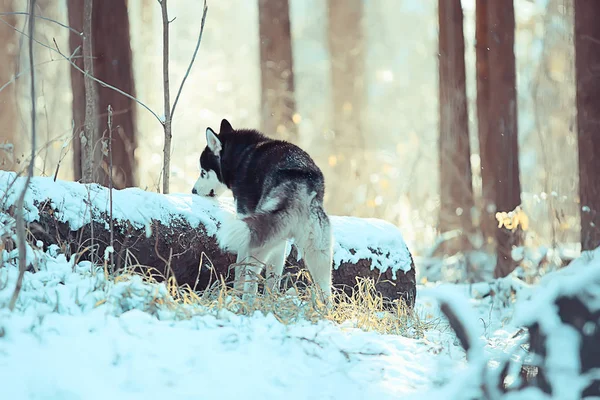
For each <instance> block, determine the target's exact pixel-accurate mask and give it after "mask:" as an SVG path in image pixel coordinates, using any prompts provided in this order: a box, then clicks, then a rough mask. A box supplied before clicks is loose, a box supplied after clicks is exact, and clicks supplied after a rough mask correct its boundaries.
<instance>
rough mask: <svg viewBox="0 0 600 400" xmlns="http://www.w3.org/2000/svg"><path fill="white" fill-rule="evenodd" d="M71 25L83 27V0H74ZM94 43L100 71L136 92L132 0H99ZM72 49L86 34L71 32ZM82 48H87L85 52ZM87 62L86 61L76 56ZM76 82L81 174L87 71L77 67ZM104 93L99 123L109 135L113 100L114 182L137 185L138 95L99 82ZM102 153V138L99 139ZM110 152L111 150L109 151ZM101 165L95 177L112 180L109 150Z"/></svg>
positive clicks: (70, 6) (95, 66) (101, 130)
mask: <svg viewBox="0 0 600 400" xmlns="http://www.w3.org/2000/svg"><path fill="white" fill-rule="evenodd" d="M68 11H69V25H70V26H72V27H73V28H75V29H77V30H79V31H82V30H83V2H82V1H81V0H68ZM92 31H93V36H92V49H93V56H94V60H93V61H94V63H93V71H94V76H95V77H96V78H98V79H100V80H102V81H104V82H106V83H108V84H110V85H112V86H115V87H117V88H119V89H121V90H123V91H124V92H126V93H129V94H131V95H133V96H134V95H135V85H134V81H133V71H132V69H131V68H132V67H131V63H132V56H131V45H130V39H129V17H128V14H127V2H126V0H115V1H110V2H109V1H99V0H96V1H94V3H93V12H92ZM69 42H70V45H71V51H74V50H75V49H76V48H77V47H78V46H81V44H82V39H81V37H78V36H77V35H70V37H69ZM79 54H81V53H79ZM75 62H76V63H77V64H78V65H79V66H80V67H81V68H83V61H82V60H81V59H78V60H77V61H75ZM71 85H72V91H73V119H74V121H75V132H74V134H75V140H74V141H73V149H74V157H75V160H74V172H75V179H76V180H79V179H81V177H82V171H81V167H80V160H81V142H80V140H79V134H80V131H81V128H82V127H83V123H84V117H85V85H84V79H83V75H82V74H81V73H80V72H79V71H77V70H75V69H74V68H72V69H71ZM97 93H98V107H97V110H98V113H99V115H98V127H99V135H100V136H101V137H103V138H106V140H107V138H108V125H107V123H108V114H107V108H108V105H111V106H112V108H113V121H112V125H113V140H112V159H113V171H112V176H113V183H114V187H115V188H124V187H130V186H134V185H135V183H136V178H135V173H136V161H135V158H134V152H135V148H136V145H137V144H136V131H135V123H134V121H135V107H134V101H133V100H130V99H128V98H126V97H125V96H122V95H120V94H118V93H117V92H115V91H114V90H112V89H109V88H105V87H102V86H100V85H97ZM93 145H94V146H95V147H94V148H95V150H96V154H98V153H97V152H98V150H102V143H101V142H99V141H98V142H96V143H94V144H93ZM104 153H105V152H104ZM99 157H100V159H99V160H98V163H99V165H95V170H94V180H95V181H96V182H98V183H100V184H102V185H105V186H107V185H108V179H109V168H108V162H107V160H106V156H105V155H104V156H103V155H102V154H101V155H100V156H99Z"/></svg>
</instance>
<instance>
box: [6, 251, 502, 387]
mask: <svg viewBox="0 0 600 400" xmlns="http://www.w3.org/2000/svg"><path fill="white" fill-rule="evenodd" d="M54 251H56V248H54V247H53V248H52V249H51V250H50V251H49V252H48V253H46V254H44V255H43V257H42V258H41V259H40V262H39V264H38V265H39V269H40V270H39V272H37V273H26V275H25V279H24V284H23V289H22V291H21V294H20V297H19V300H18V303H17V307H16V310H15V311H14V312H13V313H10V312H9V311H8V309H7V308H6V305H7V304H8V301H9V299H10V296H11V295H12V292H13V289H14V286H15V282H16V279H17V275H18V270H17V268H16V267H15V266H14V265H12V263H6V264H5V267H4V268H0V282H1V283H2V289H1V290H0V308H1V309H0V336H1V338H0V381H2V384H1V386H2V392H3V394H4V395H3V396H2V397H3V398H7V399H8V398H10V399H25V398H35V399H38V398H44V399H78V398H102V399H106V398H111V399H116V398H127V399H135V398H144V399H148V398H164V397H165V396H169V397H173V396H191V397H193V398H207V399H210V398H220V399H228V398H247V399H266V398H284V397H285V398H288V399H289V398H293V399H304V398H319V399H327V398H350V399H359V398H373V399H387V398H390V399H391V398H398V396H400V395H406V394H411V393H413V394H415V396H416V397H418V398H423V397H422V393H423V391H426V390H431V389H432V388H434V387H436V386H439V385H442V384H443V383H444V382H447V381H448V380H450V379H451V378H452V376H453V375H455V374H457V373H460V369H461V368H462V366H463V365H464V360H463V352H462V350H460V349H459V348H458V346H457V345H456V344H455V343H454V340H453V335H452V334H451V333H450V332H449V331H448V330H447V329H446V328H445V327H444V325H443V324H440V327H441V328H442V329H439V330H432V331H429V332H427V334H426V337H425V338H421V339H412V338H405V337H401V336H393V335H380V334H378V333H374V332H363V331H360V330H358V329H354V328H351V327H349V326H348V327H346V326H339V325H336V324H334V323H332V322H328V321H323V322H321V323H318V324H311V323H308V322H306V323H297V324H293V325H287V326H286V325H283V324H282V323H280V322H278V321H277V320H276V319H275V318H274V317H273V316H272V315H266V316H265V315H262V314H259V313H257V314H255V315H253V316H250V317H245V316H238V315H235V314H233V313H230V312H227V311H221V312H218V313H216V312H206V310H205V311H204V312H203V310H201V309H194V308H192V307H190V306H185V305H178V306H177V307H176V308H175V309H174V308H173V307H170V306H169V304H168V303H169V301H168V295H167V290H166V288H165V286H164V285H157V284H148V283H144V282H142V280H141V278H137V277H133V278H132V279H130V280H127V281H121V282H118V283H114V282H112V281H108V280H107V279H105V277H104V274H103V273H102V270H99V271H95V273H94V272H93V271H91V269H90V267H91V266H90V264H89V263H88V262H81V263H79V264H78V265H73V263H71V262H69V261H68V260H67V259H66V258H65V257H64V256H63V255H56V254H54V255H53V254H52V252H54ZM3 257H4V258H5V259H7V258H8V257H9V255H8V252H6V251H3ZM419 307H420V309H421V311H422V312H423V313H431V311H430V310H428V307H427V304H426V303H423V304H421V305H420V306H419ZM493 314H494V315H493V316H492V317H491V318H492V319H493V322H492V323H494V324H496V323H497V322H498V321H497V317H496V315H495V313H493ZM429 317H430V318H431V317H432V315H430V316H429ZM486 318H487V317H486ZM503 336H505V334H504V333H500V337H503ZM4 396H6V397H4Z"/></svg>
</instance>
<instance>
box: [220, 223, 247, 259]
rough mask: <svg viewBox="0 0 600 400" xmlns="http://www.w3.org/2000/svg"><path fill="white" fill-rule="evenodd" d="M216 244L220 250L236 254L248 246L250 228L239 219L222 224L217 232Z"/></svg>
mask: <svg viewBox="0 0 600 400" xmlns="http://www.w3.org/2000/svg"><path fill="white" fill-rule="evenodd" d="M217 242H218V243H219V247H220V248H221V250H225V251H231V252H234V253H238V252H239V251H240V250H244V249H247V248H248V246H249V245H250V228H248V224H246V222H244V221H243V220H241V219H232V220H230V221H226V222H223V225H222V226H221V229H219V231H218V232H217Z"/></svg>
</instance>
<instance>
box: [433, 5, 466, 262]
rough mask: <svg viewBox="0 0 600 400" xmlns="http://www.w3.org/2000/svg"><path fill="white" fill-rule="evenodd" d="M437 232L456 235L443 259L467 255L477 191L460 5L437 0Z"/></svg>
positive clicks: (448, 243) (447, 243)
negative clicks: (438, 126) (438, 209)
mask: <svg viewBox="0 0 600 400" xmlns="http://www.w3.org/2000/svg"><path fill="white" fill-rule="evenodd" d="M438 17H439V96H440V99H439V107H440V108H439V112H440V133H439V135H440V136H439V157H440V164H439V167H440V199H441V209H440V216H439V226H438V228H439V230H440V232H441V233H442V234H443V233H446V232H448V233H449V232H451V231H458V232H459V233H460V234H459V235H458V236H456V237H455V238H454V239H448V240H446V241H445V242H444V246H442V248H443V249H444V252H445V253H455V252H457V251H460V250H467V249H468V248H469V246H470V241H469V234H470V233H471V232H472V231H473V221H472V218H471V213H472V211H473V207H474V202H473V185H472V174H471V147H470V145H469V118H468V114H467V91H466V77H465V41H464V36H463V12H462V7H461V4H460V0H439V1H438Z"/></svg>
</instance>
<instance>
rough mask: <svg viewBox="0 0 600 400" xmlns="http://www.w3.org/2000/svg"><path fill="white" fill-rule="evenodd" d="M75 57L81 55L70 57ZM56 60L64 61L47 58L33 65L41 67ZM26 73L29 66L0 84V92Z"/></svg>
mask: <svg viewBox="0 0 600 400" xmlns="http://www.w3.org/2000/svg"><path fill="white" fill-rule="evenodd" d="M75 58H81V56H79V57H72V59H75ZM56 61H64V60H47V61H44V62H41V63H37V64H36V65H35V67H36V68H37V67H41V66H42V65H46V64H49V63H53V62H56ZM67 61H68V59H67ZM28 73H29V68H25V69H24V70H23V71H21V72H19V73H18V74H16V75H15V76H13V77H12V79H11V80H9V81H8V82H6V83H5V84H4V85H2V86H0V92H2V91H3V90H4V89H6V88H7V87H8V86H10V85H11V84H13V83H15V82H16V81H17V79H19V78H20V77H21V76H23V75H25V74H28Z"/></svg>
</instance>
